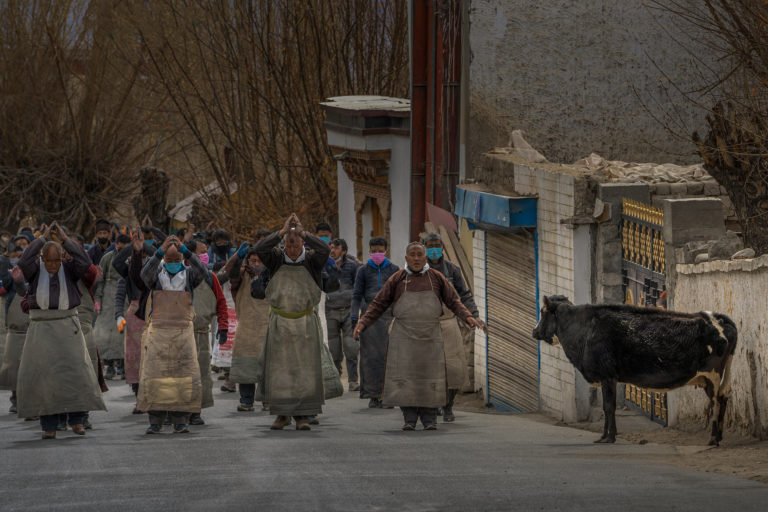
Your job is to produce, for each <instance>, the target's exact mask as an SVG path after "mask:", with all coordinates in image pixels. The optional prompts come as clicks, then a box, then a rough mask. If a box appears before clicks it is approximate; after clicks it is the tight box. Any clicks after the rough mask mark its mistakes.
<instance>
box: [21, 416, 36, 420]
mask: <svg viewBox="0 0 768 512" xmlns="http://www.w3.org/2000/svg"><path fill="white" fill-rule="evenodd" d="M24 421H40V416H30V417H29V418H24Z"/></svg>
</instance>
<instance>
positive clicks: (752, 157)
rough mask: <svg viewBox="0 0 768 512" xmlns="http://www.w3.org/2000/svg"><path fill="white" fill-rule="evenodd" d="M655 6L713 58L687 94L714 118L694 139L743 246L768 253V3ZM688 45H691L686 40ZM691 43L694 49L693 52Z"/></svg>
mask: <svg viewBox="0 0 768 512" xmlns="http://www.w3.org/2000/svg"><path fill="white" fill-rule="evenodd" d="M652 4H653V5H654V6H655V7H656V8H659V9H663V10H665V11H668V12H671V13H673V14H675V15H676V16H677V19H678V20H679V21H680V34H681V42H682V43H683V44H682V46H683V47H684V48H687V49H691V48H695V49H696V51H692V54H693V55H694V56H695V58H697V59H698V60H699V62H704V61H703V60H702V59H701V57H700V55H698V54H697V52H701V51H702V50H703V51H704V52H706V53H707V56H708V57H709V59H708V60H710V61H712V62H716V63H717V65H718V66H721V67H716V68H713V67H710V68H708V69H707V71H709V73H708V74H709V76H710V77H711V78H710V80H708V82H706V83H703V84H702V87H701V89H699V90H696V91H686V95H687V97H688V99H689V100H690V101H694V102H696V104H698V105H701V106H702V108H704V109H706V110H707V111H708V115H707V124H708V131H707V133H706V134H704V136H700V135H699V134H698V133H694V134H693V139H694V142H695V143H696V145H697V147H698V150H699V154H700V155H701V157H702V158H703V159H704V162H705V166H706V169H707V171H708V172H709V173H710V174H711V175H712V176H713V177H714V178H715V179H716V180H717V181H718V183H720V184H721V185H722V186H723V187H725V188H726V190H727V191H728V196H729V198H730V199H731V201H732V202H733V205H734V207H735V210H736V215H737V216H738V219H739V223H740V225H741V228H742V230H743V235H744V242H745V244H746V245H747V246H749V247H752V248H753V249H755V251H756V252H757V253H758V254H761V253H766V252H768V121H766V115H768V32H767V31H766V26H768V3H766V2H757V1H754V0H695V1H694V0H666V1H661V0H659V1H657V2H656V1H655V2H652ZM683 37H687V41H686V40H683ZM690 43H693V44H690Z"/></svg>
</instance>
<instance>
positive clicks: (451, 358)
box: [440, 304, 467, 390]
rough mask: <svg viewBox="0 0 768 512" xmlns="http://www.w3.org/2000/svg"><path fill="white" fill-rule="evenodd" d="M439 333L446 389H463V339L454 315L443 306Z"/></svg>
mask: <svg viewBox="0 0 768 512" xmlns="http://www.w3.org/2000/svg"><path fill="white" fill-rule="evenodd" d="M440 331H441V332H442V335H443V346H444V348H445V377H446V381H447V382H448V389H457V390H458V389H461V388H463V387H464V379H465V373H466V372H465V370H466V368H467V361H466V358H465V355H464V339H463V338H462V335H461V328H460V327H459V322H458V320H456V315H455V314H454V313H453V311H451V310H450V309H448V308H447V307H445V304H443V315H442V316H441V317H440Z"/></svg>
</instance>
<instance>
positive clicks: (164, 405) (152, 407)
mask: <svg viewBox="0 0 768 512" xmlns="http://www.w3.org/2000/svg"><path fill="white" fill-rule="evenodd" d="M185 260H186V261H187V262H188V263H189V266H186V265H184V261H185ZM207 272H208V270H207V268H206V267H205V266H204V265H203V264H202V263H201V262H200V259H199V258H198V257H197V256H196V255H195V253H194V252H193V251H190V250H189V248H188V247H187V246H185V245H183V244H182V243H181V241H180V240H179V239H178V238H177V237H175V236H169V237H168V238H166V239H165V241H164V242H163V244H162V245H161V247H160V249H158V251H157V252H156V253H155V255H154V256H152V257H151V258H149V259H147V261H146V263H144V266H143V268H142V269H141V278H142V280H143V281H144V284H145V285H146V287H147V288H148V289H149V290H150V297H149V299H148V301H147V311H146V319H147V326H146V329H145V332H144V336H143V337H142V361H141V368H140V371H139V395H138V404H137V407H138V409H140V410H143V411H147V412H148V413H149V423H150V425H149V428H148V429H147V431H146V433H147V434H156V433H158V432H160V430H161V429H162V424H163V420H164V419H165V416H166V415H168V416H170V418H171V423H172V424H173V426H174V427H173V430H174V432H175V433H186V432H189V428H188V425H189V419H190V415H191V414H192V413H200V407H201V403H202V383H201V379H200V366H199V364H198V361H197V347H196V344H195V328H194V323H193V317H194V309H193V301H194V299H195V289H196V288H197V287H198V286H199V285H200V283H202V282H203V280H204V279H205V276H206V274H207Z"/></svg>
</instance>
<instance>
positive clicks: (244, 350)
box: [229, 273, 270, 384]
mask: <svg viewBox="0 0 768 512" xmlns="http://www.w3.org/2000/svg"><path fill="white" fill-rule="evenodd" d="M243 277H244V279H243V281H242V283H241V284H240V289H239V290H237V300H236V301H235V311H236V313H237V330H236V331H235V342H234V346H233V347H232V367H231V368H230V369H229V380H231V381H232V382H237V383H239V384H255V383H256V382H257V379H258V373H259V356H261V351H262V349H263V348H264V343H265V341H266V338H267V328H268V327H269V311H270V306H269V301H267V300H266V299H254V298H253V297H251V286H250V280H249V279H248V278H247V277H248V274H247V273H244V274H243Z"/></svg>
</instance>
